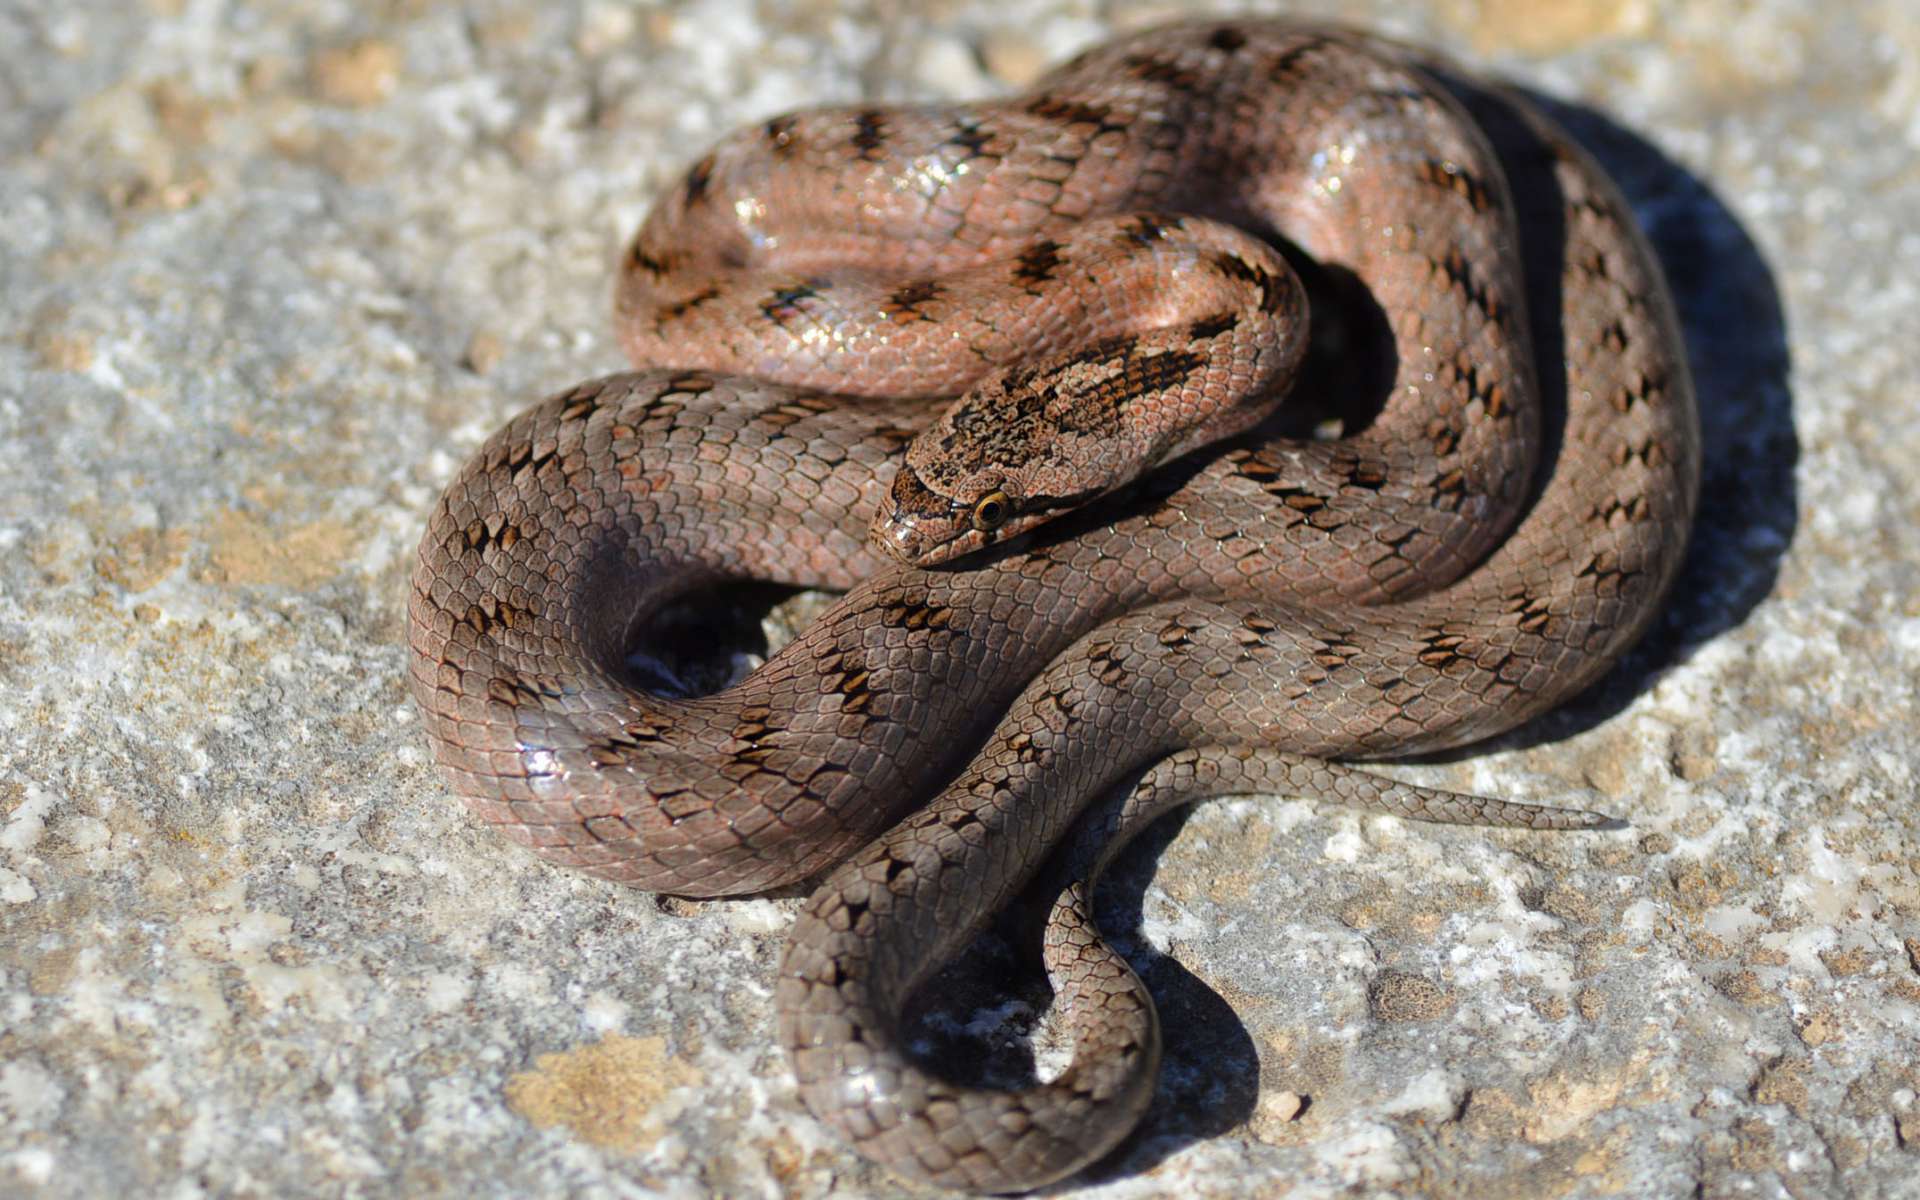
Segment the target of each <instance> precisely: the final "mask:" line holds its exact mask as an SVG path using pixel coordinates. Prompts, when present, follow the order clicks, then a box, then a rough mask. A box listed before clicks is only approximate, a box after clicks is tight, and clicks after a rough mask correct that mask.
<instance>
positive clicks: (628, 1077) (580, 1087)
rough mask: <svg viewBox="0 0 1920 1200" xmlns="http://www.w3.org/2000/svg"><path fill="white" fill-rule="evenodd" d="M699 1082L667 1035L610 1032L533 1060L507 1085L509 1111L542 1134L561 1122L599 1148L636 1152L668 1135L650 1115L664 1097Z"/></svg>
mask: <svg viewBox="0 0 1920 1200" xmlns="http://www.w3.org/2000/svg"><path fill="white" fill-rule="evenodd" d="M701 1079H702V1075H701V1073H700V1071H699V1070H697V1069H696V1068H695V1067H693V1066H692V1064H690V1063H687V1062H686V1061H684V1060H682V1059H679V1058H676V1057H674V1056H673V1055H672V1054H669V1053H668V1052H667V1042H666V1039H665V1038H662V1037H639V1038H636V1037H627V1036H626V1035H624V1034H618V1033H616V1034H609V1035H608V1036H607V1037H605V1038H602V1039H601V1040H600V1041H597V1042H593V1043H590V1044H588V1045H585V1046H579V1047H576V1048H575V1049H572V1050H562V1051H558V1052H556V1053H553V1054H542V1055H540V1056H539V1057H538V1058H536V1059H534V1064H533V1069H532V1070H530V1071H522V1072H520V1073H519V1074H517V1075H515V1076H513V1077H512V1078H511V1079H509V1080H507V1087H506V1096H507V1107H509V1108H511V1109H512V1110H513V1111H514V1112H516V1113H518V1114H520V1115H521V1116H523V1117H525V1118H526V1119H527V1120H529V1121H531V1122H533V1123H534V1124H535V1125H537V1126H539V1127H540V1128H542V1129H551V1128H553V1127H554V1126H556V1125H561V1126H565V1127H566V1129H567V1131H568V1132H570V1133H571V1134H573V1136H575V1137H577V1138H579V1139H580V1140H582V1141H584V1142H588V1143H591V1144H592V1145H595V1146H599V1147H602V1148H603V1149H608V1150H625V1151H629V1152H631V1151H638V1150H644V1149H646V1148H647V1147H648V1146H651V1145H652V1144H653V1143H654V1142H656V1141H658V1140H659V1139H660V1136H661V1135H662V1134H663V1133H664V1132H665V1131H666V1130H665V1119H664V1117H663V1116H662V1115H661V1114H659V1113H658V1112H657V1111H656V1110H657V1109H658V1107H659V1105H660V1102H661V1100H663V1099H664V1098H665V1097H666V1094H667V1093H668V1092H670V1091H672V1090H673V1089H675V1088H679V1087H689V1086H692V1085H693V1084H697V1083H699V1082H700V1080H701Z"/></svg>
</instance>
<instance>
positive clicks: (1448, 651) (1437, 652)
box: [1415, 629, 1470, 674]
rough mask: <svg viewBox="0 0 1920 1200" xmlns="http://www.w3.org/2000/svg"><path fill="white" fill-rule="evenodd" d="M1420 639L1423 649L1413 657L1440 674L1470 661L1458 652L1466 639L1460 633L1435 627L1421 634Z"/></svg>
mask: <svg viewBox="0 0 1920 1200" xmlns="http://www.w3.org/2000/svg"><path fill="white" fill-rule="evenodd" d="M1420 641H1421V643H1422V644H1423V645H1424V646H1425V649H1423V650H1420V651H1419V652H1418V653H1417V654H1416V655H1415V657H1416V658H1418V659H1419V660H1420V661H1421V662H1422V663H1424V664H1425V665H1427V666H1429V667H1432V668H1433V669H1434V670H1436V671H1439V672H1441V673H1442V674H1445V673H1446V672H1447V671H1448V670H1450V669H1452V668H1454V667H1457V666H1460V665H1462V664H1466V663H1468V662H1469V661H1470V660H1469V659H1468V658H1467V657H1466V656H1465V655H1463V654H1461V653H1460V649H1461V647H1462V646H1465V645H1466V644H1467V639H1466V637H1465V636H1464V635H1462V634H1458V633H1449V632H1447V631H1445V630H1439V629H1436V630H1434V631H1433V632H1431V633H1427V634H1423V635H1422V636H1421V638H1420Z"/></svg>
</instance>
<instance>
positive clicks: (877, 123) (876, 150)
mask: <svg viewBox="0 0 1920 1200" xmlns="http://www.w3.org/2000/svg"><path fill="white" fill-rule="evenodd" d="M886 144H887V114H886V113H884V112H881V111H880V110H878V109H872V108H870V109H867V110H866V111H864V112H860V113H856V114H854V118H853V150H854V153H855V154H857V155H858V156H859V157H860V160H861V161H862V162H879V161H881V160H882V158H884V157H885V155H884V154H882V152H881V150H882V147H884V146H885V145H886Z"/></svg>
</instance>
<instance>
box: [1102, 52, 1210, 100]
mask: <svg viewBox="0 0 1920 1200" xmlns="http://www.w3.org/2000/svg"><path fill="white" fill-rule="evenodd" d="M1120 66H1121V69H1122V70H1124V71H1126V72H1127V74H1129V75H1131V76H1133V77H1134V78H1135V79H1139V80H1143V81H1145V82H1147V83H1157V84H1160V85H1161V86H1162V87H1166V88H1170V89H1172V90H1173V91H1176V92H1184V93H1186V94H1188V95H1192V94H1194V93H1196V92H1199V91H1200V90H1202V87H1203V84H1202V79H1201V75H1200V72H1198V71H1196V70H1194V69H1193V68H1192V67H1189V66H1186V65H1184V64H1182V63H1179V62H1175V61H1173V60H1171V59H1167V58H1163V57H1161V56H1159V55H1156V54H1135V55H1130V56H1129V57H1127V58H1124V59H1122V60H1120Z"/></svg>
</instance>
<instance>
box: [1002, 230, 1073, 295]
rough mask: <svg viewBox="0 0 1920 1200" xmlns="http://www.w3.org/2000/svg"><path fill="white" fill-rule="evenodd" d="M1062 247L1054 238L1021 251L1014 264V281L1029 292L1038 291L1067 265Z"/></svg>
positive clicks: (1034, 243) (1039, 241) (1035, 242)
mask: <svg viewBox="0 0 1920 1200" xmlns="http://www.w3.org/2000/svg"><path fill="white" fill-rule="evenodd" d="M1060 250H1061V246H1060V243H1059V242H1056V241H1054V240H1053V239H1052V238H1040V239H1039V240H1037V241H1034V242H1031V243H1029V244H1028V245H1027V247H1026V249H1024V250H1022V251H1020V254H1019V256H1018V257H1017V258H1015V259H1014V264H1013V280H1014V282H1015V283H1018V284H1021V285H1022V286H1024V287H1026V288H1027V289H1028V290H1029V291H1034V290H1036V289H1037V288H1038V287H1039V285H1040V284H1043V283H1045V282H1047V281H1048V280H1049V279H1052V278H1053V277H1054V274H1055V273H1056V272H1057V271H1059V270H1060V268H1061V267H1062V266H1065V265H1066V259H1064V258H1062V257H1061V256H1060Z"/></svg>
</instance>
